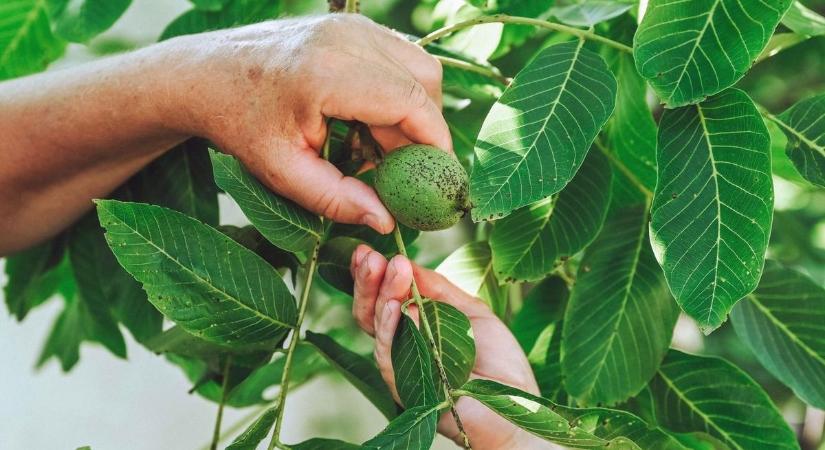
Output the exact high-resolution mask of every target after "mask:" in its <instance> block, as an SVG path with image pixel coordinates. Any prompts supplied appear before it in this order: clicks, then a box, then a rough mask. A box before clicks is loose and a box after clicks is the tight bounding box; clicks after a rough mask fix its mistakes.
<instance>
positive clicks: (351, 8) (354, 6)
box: [344, 0, 361, 14]
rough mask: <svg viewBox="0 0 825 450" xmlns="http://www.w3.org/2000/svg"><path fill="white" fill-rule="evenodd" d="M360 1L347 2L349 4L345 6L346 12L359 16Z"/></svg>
mask: <svg viewBox="0 0 825 450" xmlns="http://www.w3.org/2000/svg"><path fill="white" fill-rule="evenodd" d="M360 3H361V2H360V1H359V0H347V4H346V5H344V12H346V13H352V14H358V12H359V11H358V10H359V9H360V6H361V5H360Z"/></svg>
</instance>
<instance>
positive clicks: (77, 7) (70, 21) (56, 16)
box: [48, 0, 132, 43]
mask: <svg viewBox="0 0 825 450" xmlns="http://www.w3.org/2000/svg"><path fill="white" fill-rule="evenodd" d="M48 3H49V12H50V13H51V16H52V20H53V21H54V27H55V32H56V33H57V34H58V35H59V36H60V37H62V38H63V39H66V40H67V41H71V42H80V43H84V42H88V41H89V40H90V39H91V38H93V37H95V36H97V35H98V34H100V33H102V32H104V31H106V30H108V29H109V28H110V27H111V26H112V25H114V23H115V22H116V21H117V19H119V18H120V16H122V15H123V13H124V12H126V9H127V8H129V5H131V4H132V0H81V1H76V0H48Z"/></svg>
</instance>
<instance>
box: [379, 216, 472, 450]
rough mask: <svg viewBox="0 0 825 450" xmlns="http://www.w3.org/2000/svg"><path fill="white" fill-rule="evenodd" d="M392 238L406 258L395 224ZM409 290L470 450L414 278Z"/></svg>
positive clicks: (450, 404)
mask: <svg viewBox="0 0 825 450" xmlns="http://www.w3.org/2000/svg"><path fill="white" fill-rule="evenodd" d="M393 236H394V237H395V243H396V245H397V246H398V252H399V253H400V254H402V255H404V257H407V247H406V246H405V245H404V238H403V237H402V236H401V229H400V228H399V226H398V224H397V223H396V225H395V230H393ZM410 290H411V291H412V296H413V300H415V304H416V306H418V318H419V319H420V320H419V321H420V322H421V328H423V329H424V335H425V336H427V341H428V342H429V344H430V348H431V349H432V351H433V359H434V360H435V365H436V366H437V368H438V376H439V378H441V384H442V385H443V387H444V394H445V397H446V402H447V405H449V407H450V413H451V414H452V416H453V419H455V423H456V426H457V427H458V432H459V434H460V435H461V440H462V443H463V445H464V448H465V449H467V450H471V449H472V447H470V440H469V439H468V438H467V432H466V431H465V430H464V424H462V423H461V417H459V416H458V411H456V409H455V402H454V401H453V397H452V388H451V387H450V381H449V380H448V379H447V372H446V370H444V362H443V361H441V355H439V354H438V345H437V344H436V343H435V337H434V335H433V331H432V328H431V327H430V321H429V319H428V318H427V314H426V313H425V312H424V300H423V299H422V298H421V292H420V291H419V290H418V285H417V284H416V282H415V277H413V279H412V284H411V286H410Z"/></svg>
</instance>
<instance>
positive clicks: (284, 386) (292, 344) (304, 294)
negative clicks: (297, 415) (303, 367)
mask: <svg viewBox="0 0 825 450" xmlns="http://www.w3.org/2000/svg"><path fill="white" fill-rule="evenodd" d="M320 248H321V240H320V239H316V240H315V247H314V248H313V249H312V256H310V258H309V260H307V267H306V277H305V278H304V285H303V288H302V290H301V300H300V302H299V304H298V320H297V322H296V324H295V330H294V331H293V332H292V338H291V339H290V341H289V349H288V350H287V352H286V356H285V358H286V360H285V361H284V371H283V373H282V374H281V390H280V392H278V417H277V418H276V419H275V429H274V430H273V431H272V439H271V440H270V441H269V447H268V449H269V450H272V449H273V448H275V447H276V446H279V444H280V440H279V439H280V435H281V425H282V423H283V418H284V410H285V409H286V396H287V394H288V393H289V373H290V371H291V369H292V356H293V355H294V354H295V348H296V347H297V346H298V341H300V340H301V336H300V331H301V324H302V323H303V322H304V313H306V309H307V303H309V291H310V288H311V287H312V279H313V277H314V275H315V268H316V266H317V264H318V252H319V250H320Z"/></svg>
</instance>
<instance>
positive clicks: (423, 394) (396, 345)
mask: <svg viewBox="0 0 825 450" xmlns="http://www.w3.org/2000/svg"><path fill="white" fill-rule="evenodd" d="M391 358H392V367H393V371H394V372H395V388H396V390H397V391H398V398H400V399H401V403H402V404H403V405H404V407H405V408H407V409H410V408H413V407H416V406H426V405H432V404H435V403H436V402H437V401H438V399H437V397H438V396H437V395H436V390H435V386H436V384H435V381H434V379H433V373H434V372H433V368H432V361H431V359H432V357H431V355H430V350H429V349H428V348H427V343H426V342H425V341H424V337H423V336H421V332H419V331H418V328H416V326H415V322H413V320H412V319H411V318H410V317H409V316H407V315H406V314H402V315H401V321H400V322H399V323H398V328H397V329H396V330H395V337H394V338H393V341H392V350H391Z"/></svg>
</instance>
